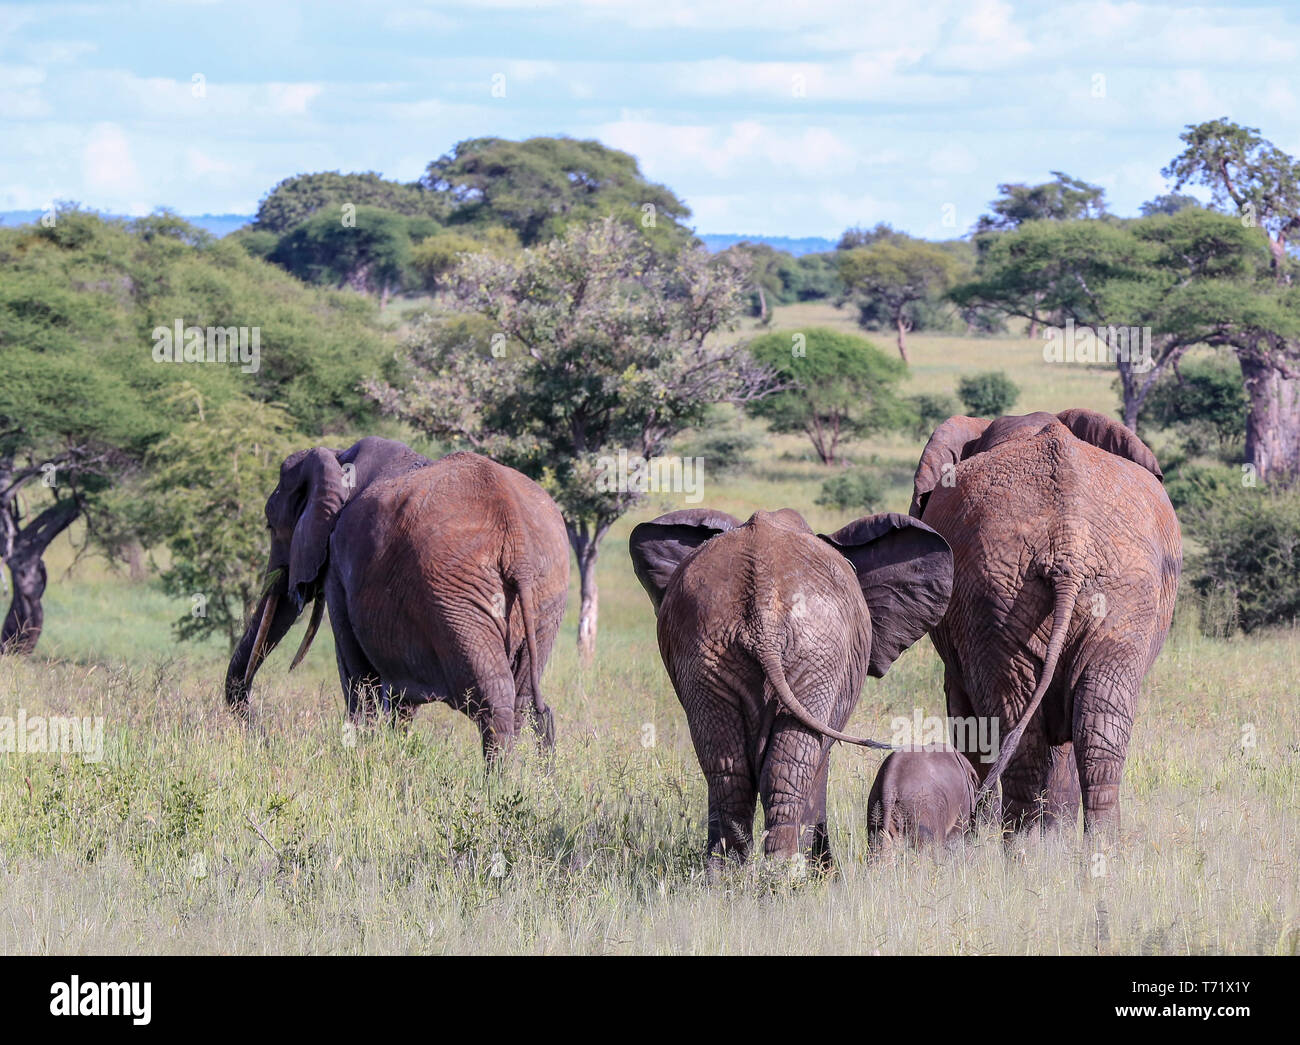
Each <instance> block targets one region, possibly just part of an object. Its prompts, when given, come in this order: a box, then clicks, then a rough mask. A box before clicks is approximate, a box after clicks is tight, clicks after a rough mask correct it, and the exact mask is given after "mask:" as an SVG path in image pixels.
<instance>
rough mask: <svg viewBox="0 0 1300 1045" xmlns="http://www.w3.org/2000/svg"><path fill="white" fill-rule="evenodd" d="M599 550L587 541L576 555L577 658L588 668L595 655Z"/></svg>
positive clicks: (598, 605)
mask: <svg viewBox="0 0 1300 1045" xmlns="http://www.w3.org/2000/svg"><path fill="white" fill-rule="evenodd" d="M599 554H600V549H599V548H598V547H597V545H596V542H595V541H588V542H587V544H586V547H585V548H583V550H582V551H581V552H579V553H578V592H579V596H580V600H581V601H580V602H579V605H578V657H579V659H580V660H581V661H582V664H583V666H584V667H585V666H589V665H590V664H591V662H592V659H593V658H594V657H595V655H596V618H597V613H598V611H599V608H600V600H599V596H598V593H597V591H596V558H597V556H598V555H599Z"/></svg>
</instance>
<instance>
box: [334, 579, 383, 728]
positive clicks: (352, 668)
mask: <svg viewBox="0 0 1300 1045" xmlns="http://www.w3.org/2000/svg"><path fill="white" fill-rule="evenodd" d="M325 601H326V604H327V605H328V607H329V611H330V624H331V625H333V630H334V659H335V661H336V662H337V663H338V669H339V683H340V685H341V686H342V687H343V700H344V702H345V704H346V706H347V711H348V717H349V718H351V719H353V720H354V721H364V720H365V719H366V718H368V717H369V715H370V711H371V709H372V706H373V700H372V698H371V695H372V694H374V693H375V692H376V691H377V690H378V688H379V686H380V685H381V683H380V678H379V672H378V671H376V670H375V666H374V665H373V664H371V663H370V658H369V657H367V656H366V654H365V651H364V650H363V649H362V648H361V644H360V643H359V642H358V641H357V637H356V633H355V632H354V631H353V630H352V622H351V621H350V620H349V619H348V611H347V604H346V598H345V596H344V593H343V588H342V585H341V584H340V583H339V581H338V579H337V578H335V577H334V576H332V575H330V576H328V577H327V578H326V581H325Z"/></svg>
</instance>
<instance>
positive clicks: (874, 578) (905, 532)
mask: <svg viewBox="0 0 1300 1045" xmlns="http://www.w3.org/2000/svg"><path fill="white" fill-rule="evenodd" d="M817 536H818V537H820V538H821V539H822V540H823V541H825V542H826V543H827V544H829V545H830V546H831V547H832V548H834V549H836V550H837V551H838V552H839V553H840V554H841V555H843V556H844V557H845V558H846V559H848V560H849V563H850V564H851V565H852V566H853V570H854V572H855V573H856V574H857V575H858V584H859V586H860V587H861V588H862V595H863V597H864V598H865V599H866V600H867V608H868V609H869V610H870V611H871V659H870V661H869V663H868V665H867V671H868V673H869V674H870V675H873V676H874V677H876V678H880V677H881V676H882V675H884V673H885V672H886V671H888V670H889V666H890V665H891V664H893V663H894V661H895V660H897V659H898V657H899V654H901V653H902V652H903V650H905V649H907V647H908V646H910V645H912V643H914V642H915V641H916V640H917V639H919V638H920V637H921V636H922V635H924V634H925V633H926V632H927V631H929V630H930V629H931V628H933V627H934V626H935V625H936V624H938V623H939V620H940V619H941V618H942V617H943V615H944V611H945V610H947V608H948V599H949V597H950V596H951V595H952V549H950V548H949V547H948V542H947V541H945V540H944V539H943V538H942V537H940V536H939V535H938V534H937V533H935V532H934V530H932V529H930V527H928V526H926V525H925V523H923V522H921V521H919V520H918V519H913V518H911V517H910V516H906V515H898V514H897V513H895V512H890V513H888V514H882V515H869V516H867V517H865V518H863V519H858V520H857V521H856V522H851V523H849V524H848V525H847V526H845V527H844V528H843V529H841V530H836V531H835V532H834V533H833V534H830V535H829V536H827V535H826V534H824V533H821V534H818V535H817Z"/></svg>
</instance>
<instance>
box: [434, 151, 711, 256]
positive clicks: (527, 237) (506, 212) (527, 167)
mask: <svg viewBox="0 0 1300 1045" xmlns="http://www.w3.org/2000/svg"><path fill="white" fill-rule="evenodd" d="M422 184H423V185H424V186H425V187H426V188H427V189H428V190H430V191H431V192H432V193H434V194H443V195H445V196H446V197H447V199H448V200H449V201H450V205H451V207H452V208H453V210H452V214H451V219H450V220H451V221H452V222H453V223H456V224H469V225H504V226H505V227H507V228H509V229H512V230H514V232H515V233H516V234H517V235H518V236H519V239H520V241H521V242H522V243H523V244H524V246H533V245H535V244H538V243H541V242H544V241H546V240H549V239H551V238H552V237H554V236H557V235H559V234H561V233H562V232H563V231H564V230H566V229H568V228H570V227H572V226H575V225H585V224H587V223H589V222H591V221H592V220H593V219H596V218H604V217H608V216H613V217H615V218H616V219H617V220H619V221H620V222H623V223H625V224H627V225H629V226H631V227H634V228H637V229H638V230H640V231H641V232H642V233H643V234H644V235H645V236H646V237H647V238H648V239H649V240H650V241H651V242H652V243H654V244H655V245H656V247H657V248H660V249H664V248H671V249H677V248H679V247H681V246H683V245H685V244H687V243H689V242H691V240H692V238H693V237H692V235H691V233H690V231H689V230H688V229H686V228H685V227H684V226H683V225H682V224H681V221H682V220H683V219H685V218H688V217H690V213H691V212H690V209H689V208H688V207H687V206H686V205H685V204H684V203H682V201H681V200H679V199H678V198H677V197H676V196H674V195H673V194H672V192H670V191H669V190H668V189H666V188H665V187H664V186H662V185H656V184H654V183H652V182H648V181H646V180H645V178H644V177H643V176H642V175H641V170H640V168H639V167H638V165H637V161H636V159H635V157H633V156H631V155H629V154H628V153H626V152H621V151H619V150H618V149H611V148H609V147H608V146H605V145H602V144H600V142H597V141H578V140H576V139H573V138H529V139H527V140H526V141H518V142H516V141H508V140H506V139H504V138H472V139H469V140H466V141H462V142H458V143H457V144H456V146H455V148H453V149H452V151H451V152H450V153H448V154H447V155H445V156H442V157H441V158H439V159H437V160H435V161H434V162H433V163H431V164H429V168H428V170H427V171H426V173H425V176H424V179H423V182H422Z"/></svg>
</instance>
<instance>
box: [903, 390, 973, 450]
mask: <svg viewBox="0 0 1300 1045" xmlns="http://www.w3.org/2000/svg"><path fill="white" fill-rule="evenodd" d="M907 405H908V406H910V407H911V408H912V411H913V413H914V414H915V415H916V423H915V424H914V425H913V426H912V436H913V438H916V439H929V438H930V436H931V435H932V434H933V433H934V430H935V429H936V428H938V427H939V426H940V425H941V424H943V423H944V422H945V421H946V420H948V418H950V417H952V416H953V415H954V414H956V413H957V411H958V410H959V409H960V408H959V407H958V406H957V401H956V400H955V399H953V398H952V396H945V395H929V394H926V393H922V394H921V395H914V396H908V398H907Z"/></svg>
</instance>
